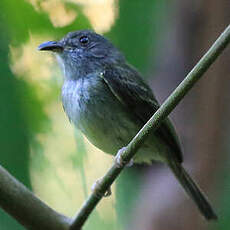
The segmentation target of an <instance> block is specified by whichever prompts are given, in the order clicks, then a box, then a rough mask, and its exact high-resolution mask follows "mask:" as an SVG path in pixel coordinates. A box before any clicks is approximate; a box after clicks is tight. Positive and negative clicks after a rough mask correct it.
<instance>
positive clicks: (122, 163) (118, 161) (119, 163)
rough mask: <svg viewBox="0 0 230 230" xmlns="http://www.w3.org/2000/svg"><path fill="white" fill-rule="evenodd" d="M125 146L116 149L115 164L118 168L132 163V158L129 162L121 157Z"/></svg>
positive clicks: (129, 165)
mask: <svg viewBox="0 0 230 230" xmlns="http://www.w3.org/2000/svg"><path fill="white" fill-rule="evenodd" d="M125 149H126V147H123V148H121V149H119V150H118V152H117V155H116V156H115V159H114V161H115V164H116V166H117V167H118V168H123V167H124V166H126V167H131V166H132V165H133V159H131V160H130V161H129V162H126V161H124V159H123V158H122V157H123V152H124V151H125Z"/></svg>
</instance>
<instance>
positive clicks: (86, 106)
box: [62, 79, 167, 163]
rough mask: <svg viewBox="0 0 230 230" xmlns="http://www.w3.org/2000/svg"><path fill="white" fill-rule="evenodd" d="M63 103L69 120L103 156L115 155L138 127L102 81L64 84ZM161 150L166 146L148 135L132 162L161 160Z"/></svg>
mask: <svg viewBox="0 0 230 230" xmlns="http://www.w3.org/2000/svg"><path fill="white" fill-rule="evenodd" d="M62 100H63V106H64V108H65V111H66V113H67V115H68V117H69V119H70V120H71V121H72V122H73V123H74V125H75V126H76V127H77V128H78V129H80V130H81V131H82V132H83V134H84V135H85V136H86V137H87V138H88V139H89V141H90V142H91V143H92V144H93V145H95V146H96V147H98V148H99V149H101V150H102V151H104V152H106V153H109V154H112V155H115V154H116V153H117V151H118V150H119V149H120V148H122V147H124V146H126V145H127V144H128V143H129V142H130V141H131V139H132V138H133V137H134V136H135V135H136V133H137V132H138V131H139V130H140V128H141V125H140V124H137V122H135V120H134V119H133V118H132V117H131V115H130V114H129V113H128V111H126V109H125V107H124V106H123V105H122V104H121V103H120V101H119V100H118V99H117V98H116V97H115V96H114V95H113V94H112V93H111V92H110V90H109V89H108V88H107V87H106V85H105V84H104V83H103V82H102V81H101V79H98V80H97V81H95V79H94V80H93V81H92V79H87V81H86V80H85V79H79V80H78V81H66V82H65V83H64V85H63V88H62ZM164 151H167V150H166V146H165V145H164V144H162V143H161V141H160V140H158V138H157V137H156V136H155V135H151V137H150V138H149V140H147V142H146V144H144V145H143V147H142V148H141V149H140V150H139V152H138V153H137V154H136V157H135V158H134V160H135V162H137V163H143V162H145V163H151V162H152V161H153V160H158V161H159V160H160V161H162V160H163V159H162V157H161V155H162V152H164Z"/></svg>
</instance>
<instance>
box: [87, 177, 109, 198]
mask: <svg viewBox="0 0 230 230" xmlns="http://www.w3.org/2000/svg"><path fill="white" fill-rule="evenodd" d="M101 180H102V179H98V180H96V182H94V183H93V185H92V187H91V190H92V192H94V193H95V194H96V196H97V197H99V198H101V197H108V196H110V195H111V194H112V192H111V188H109V189H108V190H107V191H106V192H105V193H102V192H100V191H99V190H100V187H101Z"/></svg>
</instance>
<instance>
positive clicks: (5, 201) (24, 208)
mask: <svg viewBox="0 0 230 230" xmlns="http://www.w3.org/2000/svg"><path fill="white" fill-rule="evenodd" d="M0 207H1V208H2V209H4V210H5V211H6V212H7V213H9V214H10V215H11V216H12V217H14V218H15V219H16V220H17V221H18V222H19V223H21V224H22V225H23V226H25V227H26V228H27V229H33V230H44V229H49V230H57V229H58V230H67V229H69V225H70V222H71V220H70V219H69V218H67V217H65V216H63V215H61V214H59V213H57V212H55V211H54V210H53V209H51V208H50V207H48V206H47V205H46V204H45V203H43V202H42V201H41V200H39V199H38V198H37V197H36V196H35V195H34V194H33V193H32V192H30V191H29V190H28V189H27V188H26V187H25V186H24V185H23V184H21V183H20V182H19V181H17V180H16V179H15V178H14V177H13V176H11V175H10V174H9V173H8V172H7V171H6V170H5V169H4V168H2V167H1V166H0Z"/></svg>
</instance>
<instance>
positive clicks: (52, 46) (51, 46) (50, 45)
mask: <svg viewBox="0 0 230 230" xmlns="http://www.w3.org/2000/svg"><path fill="white" fill-rule="evenodd" d="M63 49H64V47H63V45H62V44H61V43H60V42H55V41H49V42H43V43H42V44H40V45H39V46H38V50H39V51H43V50H48V51H53V52H61V51H63Z"/></svg>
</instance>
